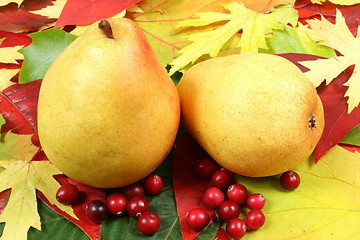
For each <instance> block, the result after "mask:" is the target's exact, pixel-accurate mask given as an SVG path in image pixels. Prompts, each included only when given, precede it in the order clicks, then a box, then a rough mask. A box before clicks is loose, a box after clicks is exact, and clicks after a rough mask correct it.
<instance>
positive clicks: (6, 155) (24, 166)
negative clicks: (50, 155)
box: [0, 132, 77, 240]
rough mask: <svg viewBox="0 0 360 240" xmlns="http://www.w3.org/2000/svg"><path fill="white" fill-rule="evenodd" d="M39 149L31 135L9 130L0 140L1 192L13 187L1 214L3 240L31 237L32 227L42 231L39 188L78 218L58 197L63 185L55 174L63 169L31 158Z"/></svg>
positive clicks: (53, 201) (56, 203) (49, 198)
mask: <svg viewBox="0 0 360 240" xmlns="http://www.w3.org/2000/svg"><path fill="white" fill-rule="evenodd" d="M37 149H38V148H37V147H35V146H34V145H32V143H31V136H28V135H16V134H13V133H11V132H8V133H6V134H5V136H4V138H3V139H2V141H1V142H0V167H1V168H2V171H1V173H0V192H1V191H4V190H6V189H11V193H10V198H9V200H8V203H7V205H6V207H5V208H4V211H3V213H2V214H1V215H0V222H5V227H4V230H3V234H2V236H1V239H6V240H8V239H11V240H19V239H27V232H28V230H29V228H30V227H34V228H36V229H38V230H41V223H40V217H39V214H38V211H37V200H36V189H38V190H39V191H41V192H42V193H43V194H44V195H45V197H46V198H47V199H48V200H49V201H50V202H51V203H52V204H55V205H56V206H57V207H59V208H60V209H61V210H62V211H64V212H66V213H68V214H69V215H71V216H72V217H74V218H76V219H77V217H76V215H75V214H74V212H73V209H72V208H71V207H70V206H68V205H64V204H60V203H58V202H57V200H56V192H57V190H58V188H59V187H60V184H59V183H58V182H57V181H56V180H55V179H54V178H53V175H56V174H61V172H60V171H59V170H57V169H56V168H55V167H54V166H53V165H52V164H51V163H50V162H49V161H30V159H31V158H32V156H33V155H34V152H36V150H37Z"/></svg>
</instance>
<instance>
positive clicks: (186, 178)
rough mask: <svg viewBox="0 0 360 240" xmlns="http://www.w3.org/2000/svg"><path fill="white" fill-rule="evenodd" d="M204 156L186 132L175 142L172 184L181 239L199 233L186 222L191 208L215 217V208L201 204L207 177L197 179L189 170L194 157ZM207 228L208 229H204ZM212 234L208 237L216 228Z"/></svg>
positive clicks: (188, 239)
mask: <svg viewBox="0 0 360 240" xmlns="http://www.w3.org/2000/svg"><path fill="white" fill-rule="evenodd" d="M206 156H208V155H207V154H206V153H205V152H204V151H203V150H202V149H201V148H200V147H199V145H198V144H197V143H196V142H195V140H193V139H192V138H191V137H190V136H189V135H188V134H183V135H182V136H181V137H180V139H179V141H178V143H177V144H176V150H175V154H174V160H173V161H174V162H173V184H174V192H175V200H176V206H177V212H178V215H179V219H180V228H181V233H182V238H183V240H192V239H194V238H195V237H196V236H198V234H199V232H196V231H194V230H192V229H191V228H190V227H189V226H188V225H187V223H186V214H187V213H188V212H189V211H190V210H191V209H193V208H196V207H202V208H204V209H206V210H207V211H208V213H209V215H210V217H211V220H214V219H216V215H215V210H213V209H210V208H208V207H206V206H205V205H204V204H202V196H203V194H204V192H205V190H206V189H207V188H208V187H209V183H210V182H209V179H199V178H197V177H196V176H195V174H194V173H193V172H192V170H191V169H192V164H193V163H194V162H195V161H196V159H198V158H201V157H206ZM207 230H209V229H206V230H205V231H207ZM212 234H213V236H212V237H211V238H208V239H213V238H214V237H215V234H216V228H215V229H214V231H213V233H212Z"/></svg>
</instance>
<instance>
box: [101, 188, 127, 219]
mask: <svg viewBox="0 0 360 240" xmlns="http://www.w3.org/2000/svg"><path fill="white" fill-rule="evenodd" d="M126 205H127V199H126V197H125V196H124V194H121V193H112V194H110V195H109V196H108V197H107V198H106V206H107V208H108V210H109V212H110V213H111V214H113V215H117V216H121V215H123V214H124V212H125V211H126Z"/></svg>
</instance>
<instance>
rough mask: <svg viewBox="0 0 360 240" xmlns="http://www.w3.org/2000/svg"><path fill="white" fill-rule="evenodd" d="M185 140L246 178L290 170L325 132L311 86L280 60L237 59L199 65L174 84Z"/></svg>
mask: <svg viewBox="0 0 360 240" xmlns="http://www.w3.org/2000/svg"><path fill="white" fill-rule="evenodd" d="M177 88H178V91H179V95H180V102H181V105H182V118H183V121H184V123H185V125H186V126H187V128H188V130H189V132H190V134H191V135H192V136H193V137H194V138H195V139H196V140H197V142H198V143H199V144H200V145H201V146H202V148H204V150H206V151H207V152H208V153H209V155H210V156H211V157H212V158H214V160H215V161H217V162H218V163H219V164H220V165H221V166H223V167H224V168H227V169H229V170H230V171H233V172H235V173H237V174H240V175H244V176H251V177H262V176H271V175H276V174H279V173H282V172H284V171H287V170H290V169H292V168H294V167H295V166H297V165H298V164H300V163H301V162H302V161H304V160H305V159H307V158H308V157H309V155H311V153H312V152H313V150H314V148H315V145H316V144H317V142H318V141H319V139H320V136H321V134H322V131H323V128H324V113H323V107H322V103H321V100H320V98H319V96H318V95H317V92H316V89H315V87H314V85H313V84H312V82H310V80H309V79H307V78H306V77H305V75H304V74H303V73H302V72H301V71H300V70H299V68H298V67H297V66H296V65H294V64H293V63H291V62H290V61H288V60H286V59H285V58H283V57H280V56H276V55H269V54H239V55H232V56H226V57H219V58H214V59H210V60H207V61H204V62H201V63H198V64H196V65H194V66H193V67H191V68H190V69H189V70H188V71H187V72H186V73H185V74H184V75H183V77H182V79H181V80H180V82H179V84H178V86H177Z"/></svg>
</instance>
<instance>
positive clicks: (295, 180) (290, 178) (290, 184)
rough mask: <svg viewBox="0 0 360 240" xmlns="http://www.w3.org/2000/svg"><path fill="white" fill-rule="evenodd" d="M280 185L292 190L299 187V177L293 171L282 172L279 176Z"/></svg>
mask: <svg viewBox="0 0 360 240" xmlns="http://www.w3.org/2000/svg"><path fill="white" fill-rule="evenodd" d="M280 183H281V185H282V186H283V187H284V188H286V189H288V190H293V189H295V188H297V187H298V186H299V185H300V176H299V174H297V173H296V172H294V171H287V172H284V173H283V174H281V177H280Z"/></svg>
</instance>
